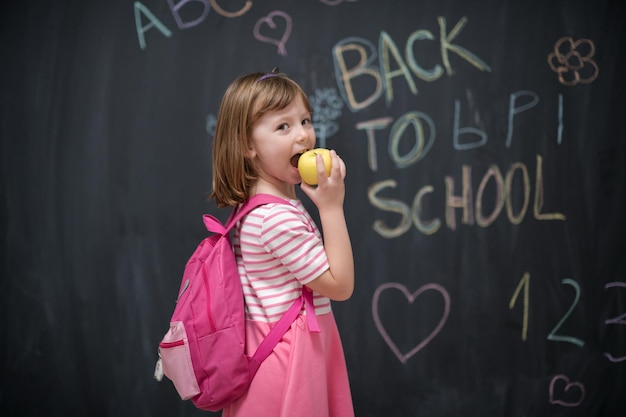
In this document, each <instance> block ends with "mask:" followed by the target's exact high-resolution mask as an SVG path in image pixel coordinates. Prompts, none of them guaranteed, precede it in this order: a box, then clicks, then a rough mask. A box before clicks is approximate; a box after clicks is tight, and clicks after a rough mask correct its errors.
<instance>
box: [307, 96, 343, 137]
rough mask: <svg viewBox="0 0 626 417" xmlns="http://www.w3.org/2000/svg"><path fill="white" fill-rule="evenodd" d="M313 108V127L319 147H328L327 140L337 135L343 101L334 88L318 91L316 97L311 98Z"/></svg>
mask: <svg viewBox="0 0 626 417" xmlns="http://www.w3.org/2000/svg"><path fill="white" fill-rule="evenodd" d="M309 102H310V103H311V107H312V108H313V126H314V127H315V134H316V135H317V138H318V139H319V141H320V142H319V146H320V147H322V148H325V147H326V139H327V138H329V137H331V136H332V135H334V134H335V133H337V131H338V130H339V124H337V123H336V122H335V120H336V119H338V118H339V117H340V116H341V109H342V108H343V101H341V98H339V95H338V94H337V90H336V89H335V88H333V87H331V88H324V89H316V90H315V95H314V96H310V97H309Z"/></svg>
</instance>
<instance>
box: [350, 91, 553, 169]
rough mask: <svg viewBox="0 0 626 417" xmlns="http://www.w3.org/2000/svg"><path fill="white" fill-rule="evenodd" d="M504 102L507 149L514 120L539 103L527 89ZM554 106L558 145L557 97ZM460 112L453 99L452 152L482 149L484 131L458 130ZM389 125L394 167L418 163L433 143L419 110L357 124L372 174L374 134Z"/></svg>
mask: <svg viewBox="0 0 626 417" xmlns="http://www.w3.org/2000/svg"><path fill="white" fill-rule="evenodd" d="M521 100H526V101H524V102H522V103H521V104H520V103H519V101H521ZM508 101H509V103H508V113H507V133H506V138H505V145H506V147H507V148H510V147H511V144H512V142H513V137H514V133H515V119H516V118H517V117H519V116H520V114H521V113H523V112H525V111H528V110H530V109H531V108H534V107H536V106H537V104H538V103H539V95H538V94H537V93H535V92H533V91H530V90H521V91H516V92H514V93H512V94H510V96H509V99H508ZM557 106H558V109H557V110H558V116H557V118H558V129H557V140H556V142H557V143H558V144H561V142H562V137H563V99H562V96H560V95H559V98H558V104H557ZM461 110H462V109H461V102H460V100H455V101H454V116H453V120H452V125H453V132H452V145H453V147H454V149H455V150H458V151H464V150H469V149H476V148H479V147H481V146H485V145H486V144H487V141H488V135H487V132H485V131H484V130H480V129H478V128H475V127H467V126H466V127H462V126H461V122H460V120H461ZM389 125H391V130H390V133H389V137H388V142H387V147H388V156H389V157H390V158H391V160H392V162H393V163H394V164H395V165H396V166H397V167H398V168H407V167H409V166H411V165H413V164H415V163H417V162H418V161H420V160H422V159H423V158H424V157H425V156H426V155H427V153H428V151H429V150H430V149H431V147H432V146H433V145H434V143H435V141H436V136H437V135H436V126H435V122H434V121H433V119H432V118H431V117H430V116H429V115H428V114H426V113H424V112H421V111H410V112H407V113H406V114H404V115H403V116H400V117H399V118H398V120H396V121H395V122H394V119H393V118H392V117H389V116H387V117H379V118H375V119H372V120H366V121H362V122H359V123H357V124H356V125H355V127H356V129H357V130H362V131H364V132H365V135H366V137H367V146H368V166H369V168H370V170H372V171H374V172H375V171H377V170H378V152H377V151H376V145H377V140H382V139H381V138H380V137H377V136H376V132H378V131H382V130H384V129H386V128H387V126H389ZM409 126H412V127H413V129H412V132H413V135H410V134H407V132H411V130H408V127H409ZM462 135H466V136H467V135H472V136H476V137H478V139H477V140H473V141H472V140H470V139H467V138H466V139H464V140H463V141H461V136H462ZM408 140H413V141H415V144H414V145H413V146H412V147H410V149H408V150H407V151H404V152H405V153H404V154H401V153H400V151H399V149H400V145H401V144H402V143H401V142H402V141H404V142H406V141H408ZM402 148H403V149H406V148H408V146H407V145H406V144H404V146H403V147H402Z"/></svg>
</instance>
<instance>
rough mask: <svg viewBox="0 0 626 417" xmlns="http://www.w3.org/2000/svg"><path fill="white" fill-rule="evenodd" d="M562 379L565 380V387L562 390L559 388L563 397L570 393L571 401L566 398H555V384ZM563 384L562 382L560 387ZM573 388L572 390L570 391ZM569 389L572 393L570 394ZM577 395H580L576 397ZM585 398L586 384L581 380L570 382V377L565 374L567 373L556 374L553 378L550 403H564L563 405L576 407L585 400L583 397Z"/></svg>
mask: <svg viewBox="0 0 626 417" xmlns="http://www.w3.org/2000/svg"><path fill="white" fill-rule="evenodd" d="M559 380H562V381H565V386H564V387H563V389H562V390H559V393H560V394H561V395H560V396H561V397H563V396H564V395H566V394H567V395H568V397H570V399H569V401H564V400H558V399H555V398H554V397H555V395H554V386H555V385H556V382H557V381H559ZM560 386H561V384H559V387H560ZM570 390H571V391H570ZM568 391H570V393H569V394H568ZM577 397H580V398H579V399H576V398H577ZM584 398H585V386H584V385H583V384H582V383H580V382H570V379H569V378H568V377H567V376H565V375H555V376H554V377H553V378H552V381H550V399H549V401H550V404H559V405H562V406H563V407H576V406H577V405H580V403H582V402H583V399H584Z"/></svg>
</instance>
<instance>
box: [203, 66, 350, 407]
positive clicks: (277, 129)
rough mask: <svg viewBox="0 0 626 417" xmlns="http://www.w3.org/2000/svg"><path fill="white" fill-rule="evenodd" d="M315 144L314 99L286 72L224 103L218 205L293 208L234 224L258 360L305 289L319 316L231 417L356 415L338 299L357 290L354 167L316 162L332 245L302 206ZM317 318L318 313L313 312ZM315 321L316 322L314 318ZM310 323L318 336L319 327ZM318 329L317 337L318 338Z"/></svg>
mask: <svg viewBox="0 0 626 417" xmlns="http://www.w3.org/2000/svg"><path fill="white" fill-rule="evenodd" d="M314 147H315V131H314V129H313V125H312V124H311V108H310V105H309V102H308V99H307V96H306V94H305V93H304V91H303V90H302V89H301V88H300V86H299V85H298V84H296V83H295V82H294V81H292V80H291V79H289V78H288V77H287V76H285V75H284V74H280V73H277V72H276V70H275V71H273V72H271V73H255V74H249V75H245V76H242V77H240V78H238V79H237V80H235V81H234V82H233V83H232V84H231V85H230V86H229V88H228V89H227V91H226V93H225V95H224V97H223V99H222V103H221V106H220V111H219V115H218V120H217V126H216V130H215V142H214V147H213V192H212V193H211V197H212V198H215V200H216V202H217V205H218V206H220V207H226V206H236V205H238V204H241V203H242V202H243V201H245V200H246V199H247V198H249V197H250V196H252V195H255V194H260V193H264V194H272V195H275V196H279V197H282V198H284V199H286V200H288V201H289V202H290V203H291V205H289V204H276V203H272V204H267V205H264V206H260V207H258V208H257V209H255V210H254V211H252V212H251V213H250V214H248V215H247V216H246V217H245V218H244V219H243V220H242V221H241V222H240V223H239V224H238V225H237V226H236V227H235V232H234V234H233V247H234V251H235V257H236V259H237V264H238V267H239V273H240V276H241V282H242V284H243V288H244V296H245V305H246V318H247V322H246V349H247V353H248V354H249V355H252V354H253V353H254V351H255V350H256V348H257V346H258V344H259V343H260V342H261V341H262V340H263V338H264V337H265V335H266V334H267V333H268V332H269V331H270V329H271V328H272V326H273V325H274V324H275V323H276V322H277V321H278V320H280V318H281V317H282V315H283V313H284V312H285V311H287V310H288V309H289V307H290V306H291V304H292V303H293V301H294V300H295V299H297V298H298V297H299V296H300V294H301V293H302V291H312V292H313V299H314V305H315V307H314V310H313V309H311V310H310V314H309V317H307V314H306V312H305V309H304V308H303V310H302V313H301V314H300V315H299V317H298V318H297V319H296V321H295V322H294V323H293V324H292V326H291V328H290V329H289V330H288V331H287V333H286V334H285V336H284V337H283V339H282V340H281V341H280V342H279V343H278V345H277V346H276V348H275V349H274V351H273V353H272V354H271V355H270V356H269V357H268V358H267V359H266V360H265V361H264V362H263V363H262V364H261V367H260V368H259V371H258V372H257V374H256V376H255V377H254V380H253V381H252V384H251V385H250V388H249V390H248V391H247V393H246V394H244V396H243V397H241V398H240V399H239V400H237V401H236V402H235V403H233V404H231V405H230V406H228V407H227V408H225V409H224V410H223V412H222V416H223V417H236V416H239V417H241V416H243V417H265V416H267V417H281V416H284V417H294V416H298V417H325V416H328V417H351V416H354V411H353V407H352V397H351V395H350V386H349V383H348V375H347V371H346V363H345V358H344V354H343V348H342V345H341V340H340V338H339V333H338V331H337V325H336V323H335V319H334V316H333V313H332V310H331V305H330V300H338V301H341V300H346V299H348V298H350V296H351V295H352V291H353V288H354V263H353V258H352V247H351V245H350V237H349V235H348V230H347V227H346V221H345V217H344V212H343V201H344V195H345V188H344V178H345V175H346V167H345V164H344V162H343V160H342V159H341V158H340V157H339V156H337V153H336V152H334V151H331V161H332V168H331V173H330V176H328V177H327V176H326V173H325V171H324V163H323V160H322V157H321V156H318V157H317V161H316V162H317V171H318V176H319V183H318V186H317V187H313V186H310V185H307V184H305V183H302V184H301V185H300V187H301V189H302V191H303V192H304V193H305V194H306V195H307V196H308V197H309V198H310V199H311V200H312V201H313V203H314V204H315V205H316V206H317V209H318V210H319V216H320V220H321V224H322V230H323V234H324V239H323V241H322V238H321V235H320V232H319V230H318V229H317V228H316V226H315V224H314V223H313V220H312V219H311V216H310V215H309V213H308V212H307V211H306V209H305V208H304V206H303V205H302V202H300V201H299V200H298V199H297V197H296V184H300V183H301V178H300V175H299V173H298V169H297V168H296V167H297V161H298V157H299V155H301V154H302V153H303V152H305V151H307V150H309V149H313V148H314ZM313 312H314V313H315V314H311V313H313ZM311 316H314V317H311ZM311 318H313V319H316V320H317V325H318V326H319V329H320V331H315V329H311V328H310V327H315V326H311V323H312V321H311ZM312 330H313V331H312Z"/></svg>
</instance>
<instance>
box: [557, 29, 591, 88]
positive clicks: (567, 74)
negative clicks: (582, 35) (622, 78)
mask: <svg viewBox="0 0 626 417" xmlns="http://www.w3.org/2000/svg"><path fill="white" fill-rule="evenodd" d="M595 52H596V47H595V45H594V44H593V41H591V40H589V39H579V40H577V41H575V42H574V40H573V39H572V38H570V37H563V38H561V39H559V40H558V41H557V42H556V43H555V44H554V52H551V53H550V54H549V55H548V64H550V68H552V71H554V72H556V73H557V74H558V77H559V82H560V83H561V84H563V85H568V86H572V85H576V84H578V83H583V84H588V83H590V82H592V81H593V80H595V79H596V78H598V73H599V72H600V69H599V68H598V65H597V64H596V63H595V62H594V61H593V59H591V58H593V55H594V54H595Z"/></svg>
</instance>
